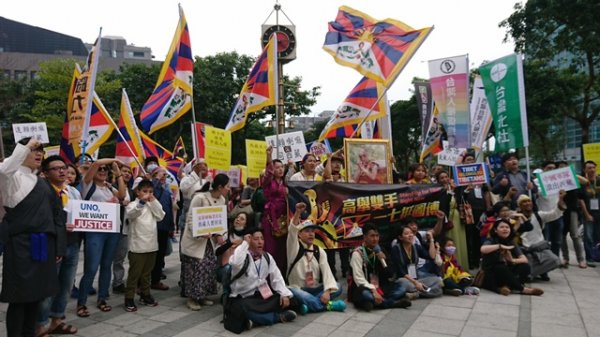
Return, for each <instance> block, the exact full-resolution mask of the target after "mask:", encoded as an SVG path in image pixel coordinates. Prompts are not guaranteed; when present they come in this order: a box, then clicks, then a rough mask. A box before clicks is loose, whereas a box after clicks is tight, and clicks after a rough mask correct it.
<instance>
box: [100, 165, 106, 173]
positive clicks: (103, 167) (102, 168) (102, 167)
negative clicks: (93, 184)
mask: <svg viewBox="0 0 600 337" xmlns="http://www.w3.org/2000/svg"><path fill="white" fill-rule="evenodd" d="M98 171H100V172H102V171H108V167H106V166H100V167H99V168H98Z"/></svg>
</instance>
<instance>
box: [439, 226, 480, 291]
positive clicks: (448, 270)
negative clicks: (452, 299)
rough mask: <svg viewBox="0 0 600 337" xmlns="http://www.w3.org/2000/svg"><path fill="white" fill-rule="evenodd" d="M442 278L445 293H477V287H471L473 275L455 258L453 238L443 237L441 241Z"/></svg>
mask: <svg viewBox="0 0 600 337" xmlns="http://www.w3.org/2000/svg"><path fill="white" fill-rule="evenodd" d="M442 247H443V249H442V252H441V255H442V261H443V264H442V278H443V279H444V294H447V295H454V296H460V295H463V294H465V295H479V288H477V287H471V284H473V276H472V275H471V274H469V273H468V272H466V271H465V270H464V269H463V267H462V266H461V265H460V264H459V263H458V261H457V260H456V256H454V253H455V252H456V246H455V245H454V240H452V239H451V238H448V237H447V238H445V239H444V241H443V242H442Z"/></svg>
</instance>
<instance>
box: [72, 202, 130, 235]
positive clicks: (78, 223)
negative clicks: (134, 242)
mask: <svg viewBox="0 0 600 337" xmlns="http://www.w3.org/2000/svg"><path fill="white" fill-rule="evenodd" d="M67 214H68V215H67V217H68V220H67V223H69V224H73V225H74V226H75V228H74V229H73V231H75V232H99V233H119V230H120V229H121V226H120V221H119V219H120V208H119V204H116V203H112V202H96V201H90V200H76V199H71V200H69V203H68V205H67Z"/></svg>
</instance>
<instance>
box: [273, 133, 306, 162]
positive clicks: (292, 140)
mask: <svg viewBox="0 0 600 337" xmlns="http://www.w3.org/2000/svg"><path fill="white" fill-rule="evenodd" d="M265 140H266V141H267V144H268V145H270V146H272V147H273V154H272V155H271V157H272V158H271V159H279V160H281V161H282V162H284V163H287V162H288V160H292V161H295V162H298V161H302V158H303V157H304V155H305V154H306V152H307V151H306V143H305V142H304V134H303V133H302V131H296V132H290V133H283V134H280V135H279V136H268V137H266V138H265Z"/></svg>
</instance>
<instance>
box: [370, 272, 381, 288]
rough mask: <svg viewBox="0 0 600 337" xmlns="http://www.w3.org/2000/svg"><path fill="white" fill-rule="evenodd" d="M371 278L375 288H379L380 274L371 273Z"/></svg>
mask: <svg viewBox="0 0 600 337" xmlns="http://www.w3.org/2000/svg"><path fill="white" fill-rule="evenodd" d="M369 279H370V280H371V284H372V285H373V286H374V287H375V288H379V276H377V275H375V274H370V275H369Z"/></svg>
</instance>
